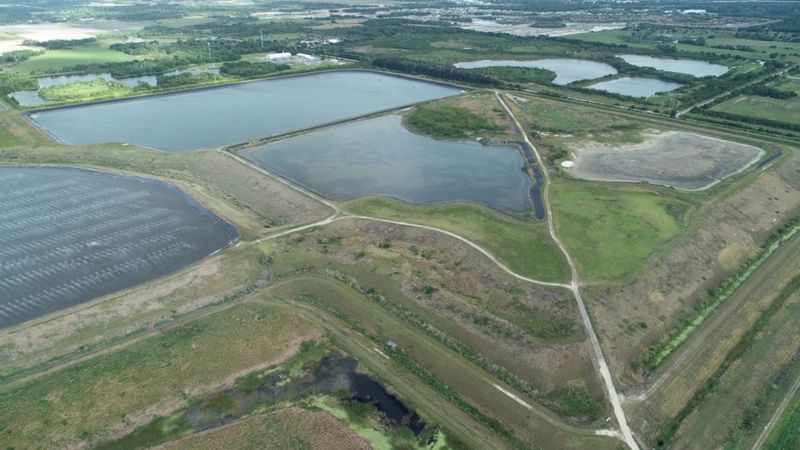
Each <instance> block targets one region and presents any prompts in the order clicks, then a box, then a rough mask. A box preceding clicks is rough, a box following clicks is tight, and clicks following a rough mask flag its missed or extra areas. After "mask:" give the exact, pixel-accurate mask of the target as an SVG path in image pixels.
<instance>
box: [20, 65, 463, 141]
mask: <svg viewBox="0 0 800 450" xmlns="http://www.w3.org/2000/svg"><path fill="white" fill-rule="evenodd" d="M460 92H461V90H460V89H457V88H454V87H450V86H444V85H440V84H434V83H427V82H422V81H416V80H411V79H408V78H400V77H395V76H391V75H386V74H381V73H373V72H358V71H341V72H325V73H318V74H313V75H307V76H301V77H290V78H280V79H274V80H264V81H258V82H253V83H242V84H235V85H228V86H222V87H217V88H210V89H203V90H195V91H189V92H180V93H174V94H167V95H159V96H151V97H142V98H136V99H130V100H121V101H114V102H109V103H100V104H94V105H86V106H77V107H70V108H65V109H55V110H50V111H43V112H40V113H36V114H32V115H31V116H30V117H31V119H33V121H34V122H35V123H37V124H38V125H39V126H40V127H41V128H42V129H43V130H45V131H46V132H48V133H50V134H51V135H52V136H54V137H55V138H57V139H59V140H61V141H63V142H64V143H66V144H94V143H102V142H127V143H132V144H137V145H141V146H145V147H150V148H155V149H159V150H165V151H184V150H192V149H200V148H211V147H218V146H221V145H226V144H233V143H237V142H242V141H246V140H249V139H254V138H258V137H264V136H270V135H273V134H280V133H285V132H288V131H292V130H296V129H301V128H307V127H310V126H314V125H320V124H324V123H328V122H333V121H336V120H341V119H346V118H349V117H354V116H359V115H363V114H368V113H371V112H375V111H380V110H383V109H389V108H394V107H398V106H402V105H406V104H410V103H417V102H421V101H425V100H432V99H436V98H441V97H446V96H449V95H455V94H458V93H460Z"/></svg>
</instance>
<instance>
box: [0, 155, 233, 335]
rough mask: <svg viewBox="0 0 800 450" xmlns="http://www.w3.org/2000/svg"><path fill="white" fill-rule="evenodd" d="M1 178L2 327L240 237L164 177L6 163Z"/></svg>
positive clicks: (155, 273)
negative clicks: (160, 180)
mask: <svg viewBox="0 0 800 450" xmlns="http://www.w3.org/2000/svg"><path fill="white" fill-rule="evenodd" d="M0 185H2V186H3V189H2V190H1V191H0V209H1V210H2V211H3V214H0V328H3V327H8V326H11V325H15V324H18V323H21V322H24V321H26V320H30V319H33V318H36V317H38V316H41V315H44V314H47V313H50V312H53V311H56V310H59V309H63V308H67V307H70V306H74V305H77V304H79V303H82V302H85V301H87V300H91V299H94V298H97V297H100V296H103V295H106V294H109V293H112V292H115V291H118V290H121V289H125V288H128V287H131V286H134V285H136V284H139V283H143V282H146V281H150V280H153V279H155V278H158V277H160V276H162V275H166V274H169V273H171V272H174V271H175V270H178V269H180V268H181V267H184V266H186V265H188V264H191V263H193V262H195V261H197V260H199V259H201V258H203V257H205V256H208V255H210V254H212V253H214V252H216V251H218V250H220V249H222V248H224V247H225V246H227V245H228V244H229V243H231V242H232V241H233V240H234V239H236V238H237V236H238V233H237V232H236V229H235V228H233V226H231V225H229V224H228V223H226V222H224V221H223V220H222V219H220V218H219V217H217V216H215V215H214V214H213V213H211V212H210V211H208V210H207V209H205V208H203V207H202V206H201V205H200V204H199V203H197V202H195V201H194V200H192V199H191V198H189V197H187V196H186V195H185V194H183V193H182V192H180V191H179V190H178V189H177V188H175V187H172V186H170V185H167V184H165V183H162V182H158V181H152V180H147V179H144V178H137V177H129V176H123V175H113V174H107V173H100V172H93V171H89V170H82V169H72V168H55V167H48V168H44V167H10V166H6V167H1V166H0Z"/></svg>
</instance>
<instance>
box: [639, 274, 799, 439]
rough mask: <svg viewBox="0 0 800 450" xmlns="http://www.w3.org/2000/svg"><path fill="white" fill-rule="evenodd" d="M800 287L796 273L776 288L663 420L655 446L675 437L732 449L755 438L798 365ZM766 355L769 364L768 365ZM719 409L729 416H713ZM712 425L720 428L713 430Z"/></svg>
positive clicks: (792, 377) (791, 379)
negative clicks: (693, 389)
mask: <svg viewBox="0 0 800 450" xmlns="http://www.w3.org/2000/svg"><path fill="white" fill-rule="evenodd" d="M798 288H800V278H798V277H795V278H794V279H792V280H791V281H789V283H788V284H786V285H785V286H784V287H783V288H782V289H781V290H780V291H779V292H776V293H775V295H774V297H775V299H774V300H773V301H772V303H771V304H770V305H769V306H768V307H767V308H765V310H764V311H763V313H762V314H761V315H760V316H759V317H758V319H756V320H755V321H754V323H753V325H752V327H751V328H749V329H748V330H747V331H746V332H745V333H744V334H743V335H742V336H741V337H740V339H739V340H738V342H737V343H736V345H735V346H734V347H733V348H732V349H731V350H730V352H728V354H727V355H726V356H725V359H724V360H723V361H722V363H721V364H720V366H719V367H718V368H717V370H716V371H715V372H714V373H713V374H711V376H710V377H709V378H708V379H706V381H705V382H704V383H703V385H702V386H701V387H700V389H698V390H697V391H696V392H695V393H694V395H693V396H692V398H691V399H690V400H689V401H688V402H687V404H686V406H684V407H683V408H682V409H681V410H680V412H679V413H678V414H676V415H675V416H674V417H672V418H671V419H670V420H669V421H667V422H666V423H664V424H663V425H662V427H661V429H660V430H659V432H658V434H657V436H656V437H655V438H654V439H653V442H654V444H655V446H656V447H658V448H666V447H668V446H670V445H671V444H672V443H673V442H675V443H677V444H678V446H679V447H681V448H687V446H691V445H697V444H702V446H703V447H709V448H718V447H721V446H723V445H724V448H727V449H734V448H742V447H747V446H746V445H743V444H745V443H747V442H752V440H753V439H754V438H755V437H756V436H757V434H758V432H760V430H761V429H763V426H764V425H765V422H766V420H768V417H769V416H770V411H771V410H772V408H774V407H775V405H776V404H777V402H779V401H780V398H781V396H782V392H785V390H786V389H787V388H788V385H789V384H791V382H792V381H794V379H795V378H796V374H797V371H798V369H799V368H800V367H798V360H797V357H796V352H797V351H798V349H797V342H796V340H795V339H792V337H791V336H795V335H796V333H797V330H796V328H797V323H796V321H793V320H792V317H794V316H795V315H796V311H797V309H798V300H800V297H798V296H797V295H796V293H797V291H798ZM765 360H767V361H770V362H771V363H770V364H765V363H764V361H765ZM770 404H771V405H772V407H771V408H770V407H769V405H770ZM719 411H726V415H725V417H724V418H723V419H722V420H720V419H719V417H716V418H712V416H714V415H716V414H717V413H718V412H719ZM709 427H715V428H717V431H718V432H716V433H713V434H709V433H708V429H709ZM785 448H793V447H785Z"/></svg>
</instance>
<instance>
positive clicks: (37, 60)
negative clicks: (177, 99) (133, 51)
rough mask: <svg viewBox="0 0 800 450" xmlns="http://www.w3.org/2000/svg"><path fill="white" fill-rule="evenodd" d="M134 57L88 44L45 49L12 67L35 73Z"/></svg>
mask: <svg viewBox="0 0 800 450" xmlns="http://www.w3.org/2000/svg"><path fill="white" fill-rule="evenodd" d="M132 59H136V57H134V56H131V55H127V54H125V53H122V52H118V51H116V50H111V49H110V48H108V47H101V46H99V45H90V46H85V47H78V48H74V49H66V50H47V51H46V52H44V53H43V54H41V55H38V56H34V57H33V58H31V59H29V60H27V61H23V62H22V63H20V64H17V65H15V66H13V67H12V70H13V71H14V72H18V73H35V72H42V71H45V70H61V69H64V68H67V67H71V66H75V65H78V64H92V63H106V62H119V61H130V60H132Z"/></svg>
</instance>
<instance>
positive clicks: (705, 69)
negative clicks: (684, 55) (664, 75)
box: [617, 55, 729, 77]
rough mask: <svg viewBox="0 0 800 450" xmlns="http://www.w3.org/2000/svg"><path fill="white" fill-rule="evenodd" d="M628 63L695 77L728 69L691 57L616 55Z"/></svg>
mask: <svg viewBox="0 0 800 450" xmlns="http://www.w3.org/2000/svg"><path fill="white" fill-rule="evenodd" d="M617 56H618V57H620V58H622V59H624V60H625V61H626V62H627V63H628V64H632V65H634V66H639V67H652V68H654V69H658V70H663V71H666V72H676V73H685V74H688V75H694V76H696V77H707V76H713V77H718V76H720V75H724V74H725V73H726V72H727V71H728V70H729V69H728V67H727V66H723V65H721V64H712V63H710V62H706V61H697V60H693V59H669V58H654V57H652V56H644V55H617Z"/></svg>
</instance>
